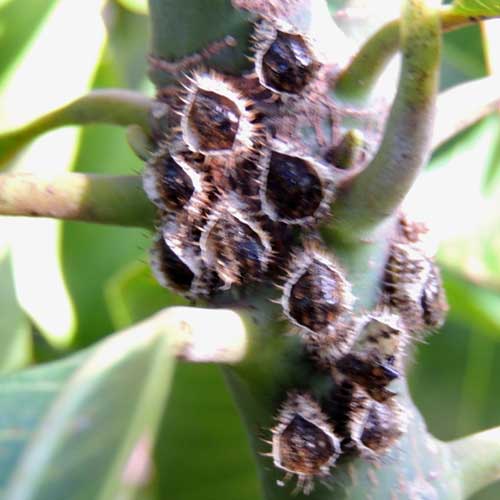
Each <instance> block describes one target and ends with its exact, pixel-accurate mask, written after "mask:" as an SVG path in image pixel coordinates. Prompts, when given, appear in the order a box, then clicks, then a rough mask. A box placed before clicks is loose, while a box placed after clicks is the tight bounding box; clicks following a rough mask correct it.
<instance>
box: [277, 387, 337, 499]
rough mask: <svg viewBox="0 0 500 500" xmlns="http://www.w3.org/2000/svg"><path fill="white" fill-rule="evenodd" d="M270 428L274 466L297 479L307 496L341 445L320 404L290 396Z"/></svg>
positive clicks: (329, 465)
mask: <svg viewBox="0 0 500 500" xmlns="http://www.w3.org/2000/svg"><path fill="white" fill-rule="evenodd" d="M277 420H278V424H277V425H276V426H275V427H274V428H273V429H272V433H273V440H272V446H273V449H272V453H269V456H272V457H273V459H274V464H275V465H276V467H279V468H280V469H283V470H285V471H287V472H288V473H290V474H295V475H297V477H298V485H297V488H298V489H299V490H300V489H303V490H304V493H306V494H307V493H309V492H310V491H311V490H312V488H313V479H314V477H316V476H319V477H324V476H326V475H328V473H329V469H330V467H331V466H332V465H333V464H334V463H335V461H336V460H337V458H338V456H339V454H340V444H339V440H338V438H337V436H336V435H335V434H334V431H333V429H332V427H331V426H330V424H329V423H328V419H327V418H326V416H325V415H324V413H323V412H322V410H321V408H320V407H319V405H318V404H317V403H316V401H314V400H313V399H312V398H311V397H310V396H309V395H307V394H295V393H293V394H289V395H288V398H287V400H286V402H285V403H284V405H283V406H282V407H281V409H280V411H279V413H278V416H277Z"/></svg>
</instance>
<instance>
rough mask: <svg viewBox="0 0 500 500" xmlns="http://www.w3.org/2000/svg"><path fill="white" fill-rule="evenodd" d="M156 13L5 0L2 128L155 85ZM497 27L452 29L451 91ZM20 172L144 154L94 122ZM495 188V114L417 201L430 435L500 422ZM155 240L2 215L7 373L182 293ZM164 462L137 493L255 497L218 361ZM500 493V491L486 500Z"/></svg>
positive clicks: (433, 172)
mask: <svg viewBox="0 0 500 500" xmlns="http://www.w3.org/2000/svg"><path fill="white" fill-rule="evenodd" d="M340 3H341V2H332V5H333V6H334V7H338V5H339V4H340ZM372 3H375V2H372ZM376 3H377V4H379V3H378V2H376ZM379 5H380V4H379ZM145 13H146V9H145V2H143V1H139V0H135V1H134V0H121V1H118V0H108V1H103V0H87V1H85V2H75V1H74V0H0V130H5V129H8V128H11V127H13V126H16V125H20V124H22V123H24V122H26V121H28V120H30V119H32V118H34V117H36V116H38V115H40V114H43V113H45V112H47V111H49V110H50V109H53V108H54V107H56V106H58V105H61V104H63V103H65V102H67V101H68V100H70V99H72V98H74V97H77V96H79V95H81V94H82V93H84V92H85V91H86V90H88V89H90V88H101V87H125V88H130V89H137V90H141V91H144V92H146V93H148V94H150V95H152V94H153V89H152V87H151V85H150V84H149V83H148V81H147V78H146V76H145V75H146V72H147V68H146V63H145V54H147V43H148V42H147V40H148V23H147V17H146V15H145ZM497 28H498V25H497ZM497 31H499V30H498V29H497ZM495 36H496V37H497V42H498V35H495V30H494V29H491V30H489V29H488V30H486V29H481V28H479V27H471V28H467V29H463V30H460V31H457V32H454V33H450V34H447V35H445V37H444V39H445V44H444V50H443V64H442V84H441V85H442V88H443V89H445V88H448V87H450V86H453V85H455V84H457V83H460V82H463V81H466V80H470V79H475V78H479V77H482V76H484V75H486V74H488V73H492V72H496V71H500V68H498V67H497V66H498V60H500V53H499V54H495V53H494V50H495V49H494V47H496V48H497V50H500V43H496V44H495V42H494V38H495ZM13 168H15V169H24V170H37V171H47V172H57V171H64V170H66V169H72V170H75V171H78V172H100V173H113V174H118V173H122V174H123V173H138V172H140V170H141V162H140V161H139V160H138V159H137V158H136V157H135V156H134V155H133V154H132V152H131V151H130V149H129V148H128V146H127V144H126V141H125V138H124V132H123V131H122V130H119V129H116V128H112V127H109V126H92V127H88V128H86V129H85V130H82V131H78V130H74V129H64V130H59V131H55V132H52V133H50V134H47V135H46V136H44V137H43V138H41V139H39V140H37V141H36V142H35V143H34V144H33V145H32V146H30V148H28V150H27V151H26V152H25V153H23V155H22V157H21V158H19V159H18V160H17V161H16V164H15V165H14V166H13ZM499 189H500V118H499V116H498V115H497V116H491V117H488V118H487V119H485V120H483V121H482V122H481V123H479V124H478V125H476V126H474V127H473V128H471V129H470V130H468V131H466V132H464V133H462V134H460V136H458V137H456V138H455V139H454V140H452V141H450V142H449V143H447V144H446V145H444V146H443V147H442V148H441V149H440V150H439V151H437V152H436V153H435V155H434V156H433V159H432V162H431V164H430V166H429V168H428V171H427V172H426V174H425V175H423V176H422V179H421V180H420V181H419V183H418V185H417V186H416V187H415V190H414V195H413V197H412V199H413V200H414V201H413V203H412V205H411V206H412V208H413V209H415V211H416V212H419V213H421V214H422V215H424V216H425V217H427V218H430V219H429V220H430V221H431V224H430V225H431V228H432V229H433V231H434V232H435V233H437V235H438V237H439V238H440V240H442V241H441V244H440V250H439V261H440V263H441V265H442V268H443V274H444V278H445V287H446V290H447V293H448V298H449V302H450V306H451V311H450V314H449V317H448V321H447V323H446V325H445V327H444V329H443V330H442V331H441V332H440V334H439V335H433V336H430V337H429V338H428V339H427V340H426V342H425V343H423V344H422V345H420V346H419V348H418V351H417V352H416V353H415V354H414V361H413V362H412V364H411V369H410V382H411V387H412V392H413V395H414V398H415V400H416V402H417V405H418V406H419V408H420V409H421V411H422V412H423V414H424V415H425V417H426V420H427V422H428V425H429V428H430V430H431V432H433V433H434V434H435V435H436V436H437V437H439V438H441V439H444V440H448V439H453V438H456V437H459V436H462V435H464V434H468V433H471V432H474V431H478V430H481V429H484V428H486V427H490V426H493V425H498V424H500V403H499V400H498V394H500V376H499V375H500V206H499V205H500V196H498V194H499ZM415 200H416V201H415ZM149 238H150V235H149V234H147V232H145V231H141V230H136V229H127V228H118V227H104V226H98V225H90V224H83V223H73V222H58V221H45V220H36V221H33V220H13V219H9V218H6V217H4V218H0V345H1V349H0V372H3V373H7V372H11V371H13V370H16V369H19V368H20V367H22V366H25V365H27V364H31V363H42V362H45V361H47V360H51V359H57V358H60V357H63V356H64V355H65V354H66V353H67V352H69V351H73V350H77V349H80V348H82V347H85V346H88V345H90V344H92V343H94V342H95V341H97V340H99V339H101V338H102V337H104V336H105V335H107V334H109V333H111V332H113V331H115V330H117V329H118V328H121V327H124V326H127V325H129V324H131V323H133V322H135V321H136V320H138V319H140V318H143V317H146V316H148V315H149V314H151V313H152V312H154V311H156V310H158V309H160V308H162V307H165V306H167V305H169V304H172V303H182V300H181V299H179V298H178V297H175V296H173V295H171V294H169V293H168V292H166V291H165V290H163V289H161V288H160V287H159V286H158V285H156V283H155V282H154V280H153V278H152V277H151V275H150V273H149V271H148V268H147V265H146V262H147V248H148V246H149ZM155 462H156V474H155V481H154V482H153V484H152V485H151V487H150V488H148V489H147V491H143V492H141V494H140V498H145V499H148V498H150V499H158V500H160V499H175V500H195V499H200V498H207V499H212V498H219V499H230V500H232V499H236V498H238V499H240V500H246V499H248V500H250V499H256V498H258V486H257V482H256V477H255V467H254V464H253V461H252V458H251V456H250V452H249V450H248V448H247V444H246V437H245V434H244V430H243V428H242V425H241V423H240V421H239V417H238V415H237V413H236V409H235V407H234V405H233V403H232V401H231V400H230V398H229V395H228V392H227V390H226V388H225V385H224V380H223V376H222V374H221V372H220V371H219V369H218V368H216V367H213V366H186V365H183V366H178V367H177V370H176V373H175V384H174V388H173V393H172V394H171V400H170V404H169V410H168V411H167V412H166V414H165V416H164V418H163V422H162V425H161V431H160V436H159V439H158V445H157V449H156V456H155ZM499 497H500V494H499V487H498V486H493V487H491V488H489V490H487V491H484V492H482V493H481V494H478V495H477V496H476V497H475V498H477V499H478V500H479V499H482V500H487V499H491V500H493V499H498V498H499Z"/></svg>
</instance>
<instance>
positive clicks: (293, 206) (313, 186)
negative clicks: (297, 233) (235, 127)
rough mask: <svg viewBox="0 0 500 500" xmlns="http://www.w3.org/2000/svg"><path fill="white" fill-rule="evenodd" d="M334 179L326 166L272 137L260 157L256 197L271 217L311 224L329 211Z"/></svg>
mask: <svg viewBox="0 0 500 500" xmlns="http://www.w3.org/2000/svg"><path fill="white" fill-rule="evenodd" d="M334 193H335V190H334V180H333V177H332V175H331V171H330V169H329V168H328V166H326V165H324V164H323V163H321V162H320V161H318V160H316V159H314V158H311V157H308V156H307V155H301V154H299V153H297V152H293V151H290V148H288V147H287V146H285V145H284V144H281V143H278V142H277V141H275V142H274V143H273V144H272V145H271V148H270V151H269V154H268V155H266V156H265V157H264V161H263V164H262V177H261V184H260V199H261V203H262V209H263V211H264V213H265V214H266V215H267V216H268V217H269V218H270V219H271V220H274V221H279V222H284V223H286V224H300V225H309V226H313V225H315V224H317V223H318V222H319V221H320V220H321V219H323V218H324V217H326V216H327V215H328V214H329V212H330V205H331V203H332V201H333V198H334Z"/></svg>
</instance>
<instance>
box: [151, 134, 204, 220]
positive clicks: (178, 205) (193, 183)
mask: <svg viewBox="0 0 500 500" xmlns="http://www.w3.org/2000/svg"><path fill="white" fill-rule="evenodd" d="M202 161H203V157H202V156H201V155H193V154H192V153H189V152H188V151H184V152H181V151H176V148H175V146H174V147H172V146H171V145H170V144H168V143H161V144H160V145H159V147H158V149H157V150H156V152H155V153H154V154H153V155H152V156H151V158H150V159H149V161H148V163H147V164H146V168H145V169H144V173H143V186H144V190H145V192H146V194H147V196H148V198H149V199H150V200H151V202H152V203H154V204H155V205H156V206H157V207H158V208H160V209H161V210H166V211H168V210H173V211H178V210H182V208H183V207H184V206H185V205H187V203H188V202H189V200H190V199H191V196H192V195H193V194H194V193H195V192H199V191H201V189H202V186H201V182H202V180H201V177H200V174H199V173H198V172H197V171H196V169H195V168H193V166H192V165H195V166H198V165H199V164H201V162H202ZM198 168H199V167H198Z"/></svg>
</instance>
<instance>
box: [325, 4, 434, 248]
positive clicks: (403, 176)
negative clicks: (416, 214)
mask: <svg viewBox="0 0 500 500" xmlns="http://www.w3.org/2000/svg"><path fill="white" fill-rule="evenodd" d="M435 4H436V2H427V3H425V2H421V1H417V0H409V1H408V2H407V3H406V7H405V9H404V11H403V17H402V22H401V31H402V32H401V39H402V42H403V64H402V69H401V75H400V80H399V87H398V91H397V94H396V98H395V100H394V104H393V106H392V110H391V113H390V116H389V119H388V121H387V125H386V129H385V133H384V138H383V140H382V143H381V145H380V147H379V150H378V152H377V154H376V155H375V157H374V158H373V160H372V161H371V163H370V164H369V165H368V166H367V167H366V168H365V170H363V171H362V172H361V173H360V174H359V175H358V176H357V177H355V178H354V179H353V180H352V182H351V183H350V184H349V185H347V186H345V188H344V189H343V191H342V192H341V193H340V196H339V197H338V199H337V201H336V203H335V204H334V206H333V214H334V217H335V227H334V230H335V232H336V233H337V234H338V235H339V236H340V237H343V238H345V239H347V240H349V239H363V238H369V237H370V236H369V235H370V233H372V232H373V230H374V229H375V228H376V227H377V226H379V225H380V224H381V223H382V222H383V221H384V220H386V219H388V218H390V217H391V215H392V214H393V213H394V211H395V210H396V209H397V207H398V206H399V204H400V203H401V201H402V200H403V198H404V197H405V195H406V193H407V192H408V190H409V189H410V187H411V185H412V184H413V182H414V180H415V178H416V176H417V175H418V173H419V171H420V169H421V167H422V166H423V165H424V164H425V162H426V161H427V158H428V155H429V151H430V141H431V135H432V127H433V119H434V114H435V113H434V111H435V101H436V94H437V88H438V73H439V60H440V42H441V37H440V23H439V15H438V13H439V11H438V10H437V9H435V8H432V7H430V5H435Z"/></svg>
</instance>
